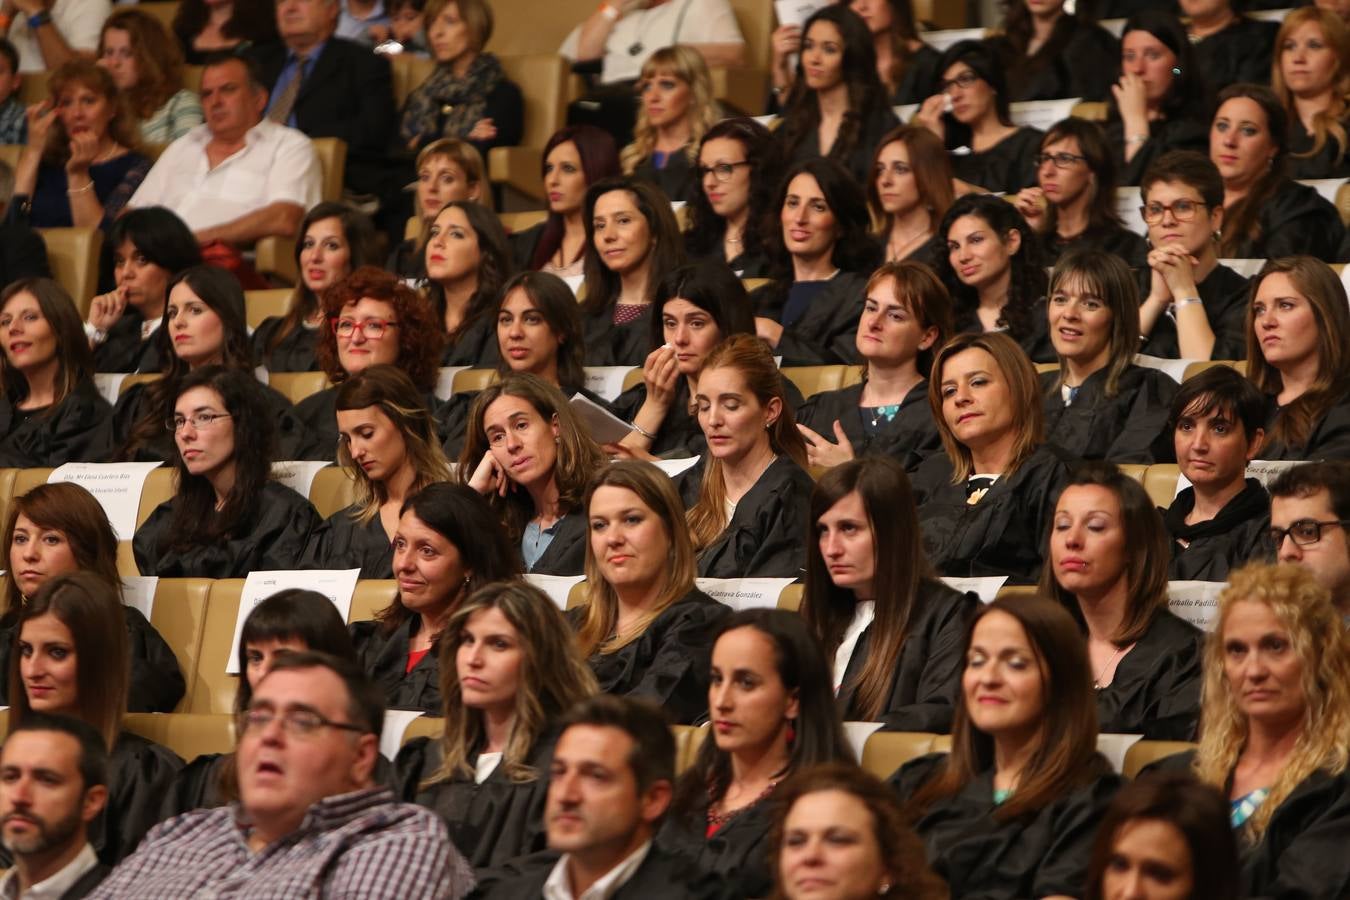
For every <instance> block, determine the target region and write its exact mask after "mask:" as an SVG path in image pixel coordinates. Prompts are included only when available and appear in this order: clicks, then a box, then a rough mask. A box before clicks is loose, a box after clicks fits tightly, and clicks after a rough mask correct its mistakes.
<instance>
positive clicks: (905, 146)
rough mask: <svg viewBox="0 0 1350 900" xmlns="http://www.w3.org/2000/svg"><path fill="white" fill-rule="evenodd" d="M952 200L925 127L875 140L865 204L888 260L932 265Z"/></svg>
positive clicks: (946, 173)
mask: <svg viewBox="0 0 1350 900" xmlns="http://www.w3.org/2000/svg"><path fill="white" fill-rule="evenodd" d="M867 2H873V3H879V2H881V0H867ZM954 199H955V197H954V195H953V193H952V166H951V159H950V157H948V156H947V148H945V147H943V146H942V141H940V140H939V139H938V138H937V136H936V135H934V134H933V133H932V132H931V131H929V130H928V129H927V128H924V127H922V126H920V125H901V126H900V127H899V128H897V129H895V130H894V131H891V132H888V133H887V134H886V135H885V136H884V137H883V138H882V139H881V143H879V144H877V152H876V156H875V157H874V158H873V159H872V177H871V178H870V179H869V180H868V182H867V205H868V208H869V210H870V211H871V213H872V221H873V222H875V223H876V224H877V229H876V232H875V234H876V236H877V238H878V239H880V240H881V241H883V242H884V243H885V245H886V255H885V258H886V261H887V262H898V261H900V260H904V259H912V260H915V261H916V262H922V263H926V264H928V265H930V266H931V265H933V264H934V262H935V261H936V260H937V259H938V257H939V256H941V255H942V252H943V248H944V245H945V241H943V240H942V239H941V236H940V235H938V233H937V230H938V223H939V222H941V221H942V219H943V218H944V217H945V216H946V215H947V210H948V209H950V208H951V205H952V201H953V200H954Z"/></svg>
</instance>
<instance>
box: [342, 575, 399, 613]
mask: <svg viewBox="0 0 1350 900" xmlns="http://www.w3.org/2000/svg"><path fill="white" fill-rule="evenodd" d="M397 595H398V582H397V581H395V580H394V579H392V578H389V579H383V578H362V579H361V580H360V581H358V582H356V590H355V591H354V592H353V593H352V608H351V612H350V613H349V614H348V615H347V621H348V622H349V623H350V622H365V621H368V620H370V619H373V618H375V614H376V613H377V612H379V611H380V610H382V609H384V608H385V607H386V606H388V605H389V604H390V603H393V602H394V597H395V596H397Z"/></svg>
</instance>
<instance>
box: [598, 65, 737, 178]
mask: <svg viewBox="0 0 1350 900" xmlns="http://www.w3.org/2000/svg"><path fill="white" fill-rule="evenodd" d="M637 91H638V101H639V104H638V114H637V125H636V126H635V127H634V129H633V143H631V144H629V145H628V146H627V147H624V148H623V150H622V151H621V152H620V153H619V164H620V165H621V166H622V167H623V171H624V174H625V175H634V176H636V177H638V178H644V179H646V180H647V181H651V182H655V183H656V185H657V186H659V187H660V188H661V190H663V191H665V193H666V196H667V197H669V198H670V199H671V200H691V199H693V194H694V193H695V192H696V191H697V190H698V187H699V179H697V178H696V177H695V173H694V165H695V163H696V162H697V160H698V147H699V143H700V142H701V141H702V140H703V135H704V133H706V132H707V130H708V129H709V128H711V127H712V126H713V123H714V122H716V121H717V119H718V118H719V116H718V113H717V104H716V102H715V101H714V100H713V90H712V77H711V76H710V75H709V74H708V65H707V63H705V62H704V61H703V54H701V53H699V52H698V51H697V50H695V49H694V48H693V47H686V46H682V45H679V44H677V45H675V46H673V47H662V48H661V49H660V50H657V51H656V52H655V53H653V54H652V55H651V56H650V57H648V59H647V61H646V62H645V63H643V64H642V77H641V79H639V81H638V84H637Z"/></svg>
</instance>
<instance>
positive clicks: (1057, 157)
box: [1031, 153, 1087, 169]
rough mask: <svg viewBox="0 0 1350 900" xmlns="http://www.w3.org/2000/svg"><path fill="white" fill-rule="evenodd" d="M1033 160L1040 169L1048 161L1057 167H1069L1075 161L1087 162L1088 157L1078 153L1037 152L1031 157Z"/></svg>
mask: <svg viewBox="0 0 1350 900" xmlns="http://www.w3.org/2000/svg"><path fill="white" fill-rule="evenodd" d="M1031 161H1032V162H1034V163H1035V164H1036V168H1038V169H1039V168H1040V167H1041V166H1043V165H1045V164H1046V163H1048V162H1049V163H1054V164H1055V168H1056V169H1068V168H1070V167H1072V166H1073V164H1074V163H1080V162H1087V157H1086V156H1079V155H1078V154H1076V153H1037V154H1036V155H1035V156H1033V157H1032V158H1031Z"/></svg>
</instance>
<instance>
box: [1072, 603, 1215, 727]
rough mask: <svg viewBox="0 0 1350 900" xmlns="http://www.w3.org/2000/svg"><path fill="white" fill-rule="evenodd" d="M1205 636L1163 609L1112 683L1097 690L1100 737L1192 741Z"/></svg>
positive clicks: (1198, 718)
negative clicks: (1106, 735)
mask: <svg viewBox="0 0 1350 900" xmlns="http://www.w3.org/2000/svg"><path fill="white" fill-rule="evenodd" d="M1204 647H1205V635H1204V632H1202V631H1201V630H1200V629H1198V628H1196V627H1195V626H1194V625H1192V624H1191V623H1189V622H1187V621H1186V620H1184V619H1182V618H1180V617H1178V616H1176V615H1173V614H1172V613H1170V612H1168V611H1167V610H1162V611H1161V612H1159V613H1158V614H1157V615H1155V616H1154V617H1153V621H1152V622H1150V623H1149V626H1148V630H1147V631H1145V632H1144V636H1143V637H1141V638H1140V639H1139V640H1138V642H1136V643H1135V645H1134V649H1132V650H1131V651H1130V652H1129V653H1127V654H1125V655H1124V656H1123V657H1121V659H1120V664H1119V665H1117V666H1116V674H1115V677H1114V678H1113V679H1112V680H1111V683H1110V684H1109V685H1107V686H1106V687H1104V688H1102V689H1101V690H1099V691H1097V720H1098V727H1099V728H1100V730H1101V732H1102V733H1103V734H1142V735H1143V736H1144V740H1146V741H1192V740H1195V729H1196V727H1197V726H1198V724H1199V722H1200V684H1201V680H1202V677H1203V672H1202V671H1201V662H1202V660H1203V656H1204V654H1203V650H1204Z"/></svg>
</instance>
